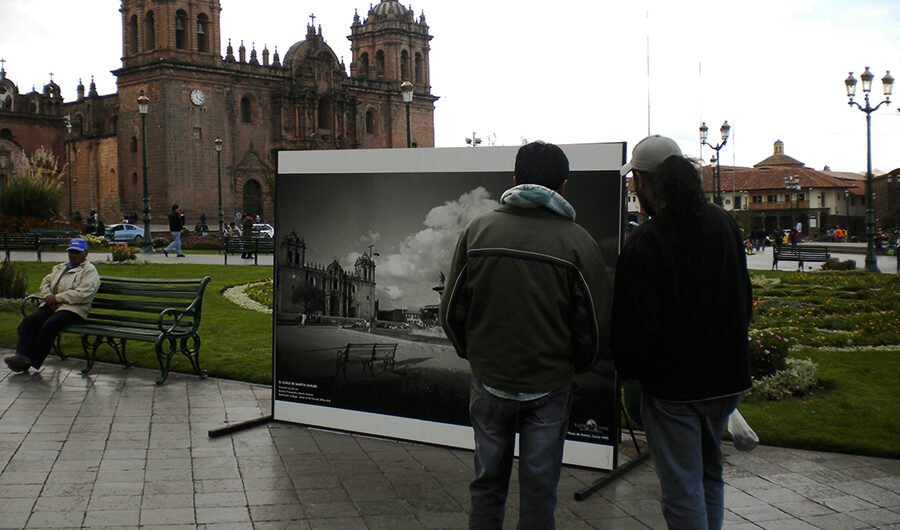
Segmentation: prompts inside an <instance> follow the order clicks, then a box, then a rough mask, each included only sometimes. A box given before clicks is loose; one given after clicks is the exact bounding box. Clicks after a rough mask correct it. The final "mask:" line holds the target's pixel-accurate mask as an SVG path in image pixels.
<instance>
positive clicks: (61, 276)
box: [3, 238, 100, 372]
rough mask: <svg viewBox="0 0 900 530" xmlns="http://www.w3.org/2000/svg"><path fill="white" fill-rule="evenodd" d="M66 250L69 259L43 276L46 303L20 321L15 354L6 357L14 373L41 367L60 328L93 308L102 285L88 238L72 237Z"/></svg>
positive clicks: (42, 293) (83, 315) (42, 290)
mask: <svg viewBox="0 0 900 530" xmlns="http://www.w3.org/2000/svg"><path fill="white" fill-rule="evenodd" d="M66 250H67V251H68V253H69V262H68V263H60V264H59V265H56V266H55V267H53V270H51V271H50V274H48V275H46V276H44V279H43V280H42V281H41V299H42V300H43V302H42V303H41V305H40V307H38V308H37V309H36V310H35V311H34V312H33V313H31V314H30V315H28V316H26V317H25V318H23V319H22V321H21V322H20V323H19V328H18V332H19V342H18V344H17V345H16V353H15V354H14V355H8V356H7V357H5V358H4V359H3V360H4V361H5V362H6V365H7V366H9V369H10V370H12V371H13V372H25V371H27V370H28V368H29V367H34V368H35V369H37V368H40V367H41V365H42V364H43V363H44V359H46V358H47V354H48V353H49V352H50V346H51V345H52V344H53V341H54V340H56V336H57V335H59V330H60V329H62V327H63V326H65V325H67V324H76V323H80V322H84V319H85V318H87V316H88V313H89V312H90V311H91V301H93V299H94V296H95V295H96V294H97V289H99V288H100V276H99V275H98V274H97V269H96V268H94V265H93V264H91V263H90V262H88V261H87V255H88V249H87V241H85V240H84V239H81V238H75V239H72V240H71V241H69V247H68V248H67V249H66Z"/></svg>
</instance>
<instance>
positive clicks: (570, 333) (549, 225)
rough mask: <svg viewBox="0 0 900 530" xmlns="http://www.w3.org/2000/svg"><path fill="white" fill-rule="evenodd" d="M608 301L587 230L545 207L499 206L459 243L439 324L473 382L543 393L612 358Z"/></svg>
mask: <svg viewBox="0 0 900 530" xmlns="http://www.w3.org/2000/svg"><path fill="white" fill-rule="evenodd" d="M610 297H611V285H610V281H609V278H608V276H607V272H606V266H605V264H604V262H603V257H602V256H601V255H600V249H599V248H598V247H597V243H596V242H595V241H594V239H593V238H591V236H590V235H589V234H588V233H587V231H585V230H584V229H583V228H582V227H581V226H579V225H577V224H575V223H574V222H573V221H570V220H569V219H566V218H564V217H561V216H559V215H557V214H555V213H553V212H551V211H549V210H546V209H543V208H536V209H520V208H515V207H512V206H508V205H504V206H500V207H499V208H497V209H496V210H494V211H493V212H490V213H487V214H485V215H482V216H480V217H478V218H476V219H475V220H473V221H472V222H471V223H470V224H469V226H468V227H466V229H465V230H464V231H463V233H462V235H461V236H460V238H459V241H458V243H457V246H456V252H455V254H454V257H453V265H452V267H451V269H450V274H449V276H448V284H447V286H446V288H445V290H444V293H443V296H442V298H441V307H440V321H441V325H442V326H443V328H444V331H445V332H446V333H447V336H448V337H449V338H450V340H451V341H452V342H453V345H454V347H455V348H456V351H457V353H458V354H459V355H460V356H461V357H464V358H467V359H468V360H469V363H470V365H471V369H472V373H473V375H474V376H475V378H476V379H477V380H478V381H480V382H482V383H484V384H486V385H488V386H492V387H494V388H498V389H501V390H505V391H508V392H549V391H552V390H556V389H559V388H562V387H564V386H565V385H566V384H568V383H569V381H570V380H571V378H572V375H573V373H574V372H575V371H585V370H588V369H590V368H591V367H592V366H593V365H594V363H595V362H596V361H597V359H598V354H599V352H600V351H601V349H602V351H603V352H606V353H608V351H607V348H606V345H607V341H608V336H609V332H608V330H609V323H608V316H609V305H610Z"/></svg>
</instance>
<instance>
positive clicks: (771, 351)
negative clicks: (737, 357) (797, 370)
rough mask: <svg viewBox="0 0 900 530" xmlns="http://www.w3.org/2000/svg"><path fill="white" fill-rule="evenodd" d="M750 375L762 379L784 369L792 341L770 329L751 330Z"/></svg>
mask: <svg viewBox="0 0 900 530" xmlns="http://www.w3.org/2000/svg"><path fill="white" fill-rule="evenodd" d="M749 341H750V376H751V377H752V378H753V379H760V378H762V377H765V376H767V375H771V374H773V373H775V372H777V371H778V370H782V369H784V366H785V359H786V358H787V353H788V349H789V348H790V341H788V339H786V338H784V337H782V336H781V335H778V334H777V333H773V332H771V331H768V330H763V331H757V330H753V331H751V332H750V337H749Z"/></svg>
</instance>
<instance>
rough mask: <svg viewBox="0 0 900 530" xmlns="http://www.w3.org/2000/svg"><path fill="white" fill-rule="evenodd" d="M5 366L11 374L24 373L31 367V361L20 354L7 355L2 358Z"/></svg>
mask: <svg viewBox="0 0 900 530" xmlns="http://www.w3.org/2000/svg"><path fill="white" fill-rule="evenodd" d="M3 360H4V362H6V366H9V369H10V370H12V371H13V372H25V371H27V370H28V367H29V366H31V359H29V358H28V357H26V356H24V355H21V354H18V353H16V354H14V355H7V356H6V357H4V358H3Z"/></svg>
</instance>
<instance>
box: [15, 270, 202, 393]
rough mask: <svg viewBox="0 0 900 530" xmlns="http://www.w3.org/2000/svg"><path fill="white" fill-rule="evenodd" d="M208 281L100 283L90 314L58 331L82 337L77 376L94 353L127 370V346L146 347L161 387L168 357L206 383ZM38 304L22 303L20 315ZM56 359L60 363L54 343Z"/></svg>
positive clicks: (29, 300)
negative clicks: (104, 350) (183, 362)
mask: <svg viewBox="0 0 900 530" xmlns="http://www.w3.org/2000/svg"><path fill="white" fill-rule="evenodd" d="M209 282H210V278H209V276H206V277H204V278H199V279H171V280H169V279H166V280H154V279H137V278H114V277H109V276H101V277H100V289H99V291H98V292H97V296H96V297H95V298H94V301H93V303H92V304H91V313H90V315H89V316H88V318H87V321H86V322H84V323H82V324H71V325H68V326H65V327H63V329H62V331H63V332H64V333H77V334H79V335H81V346H82V348H83V349H84V354H85V357H86V358H87V366H86V367H85V368H84V370H82V371H81V373H82V374H87V373H88V372H90V370H91V368H92V367H93V366H94V361H95V360H96V358H97V349H98V348H100V346H102V345H104V344H106V345H108V346H110V347H112V348H113V350H115V352H116V355H117V356H118V358H119V360H120V361H121V362H122V364H124V365H125V366H126V367H128V366H131V363H129V362H128V358H127V357H126V355H125V346H126V344H127V342H128V341H138V342H148V343H152V344H154V346H155V351H156V359H157V361H158V362H159V369H160V377H159V379H157V380H156V384H158V385H161V384H163V383H164V382H165V381H166V378H167V377H168V376H169V366H170V364H171V362H172V357H174V356H175V355H176V354H178V353H181V354H183V355H184V356H185V357H187V358H188V361H190V363H191V367H192V368H193V369H194V372H195V373H196V374H197V375H199V376H200V377H206V371H205V370H201V369H200V335H198V334H197V329H198V328H199V327H200V314H201V307H202V302H203V292H204V290H205V289H206V284H208V283H209ZM40 301H41V300H40V298H39V297H37V296H30V297H28V298H26V299H25V301H24V302H23V303H22V313H23V314H28V312H29V309H30V310H33V309H34V308H35V307H36V306H37V305H39V304H40ZM54 347H55V349H56V353H57V354H59V356H60V357H62V358H63V359H65V358H66V357H65V355H64V354H63V353H62V350H61V348H60V346H59V339H58V338H57V341H56V344H55V345H54Z"/></svg>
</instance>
